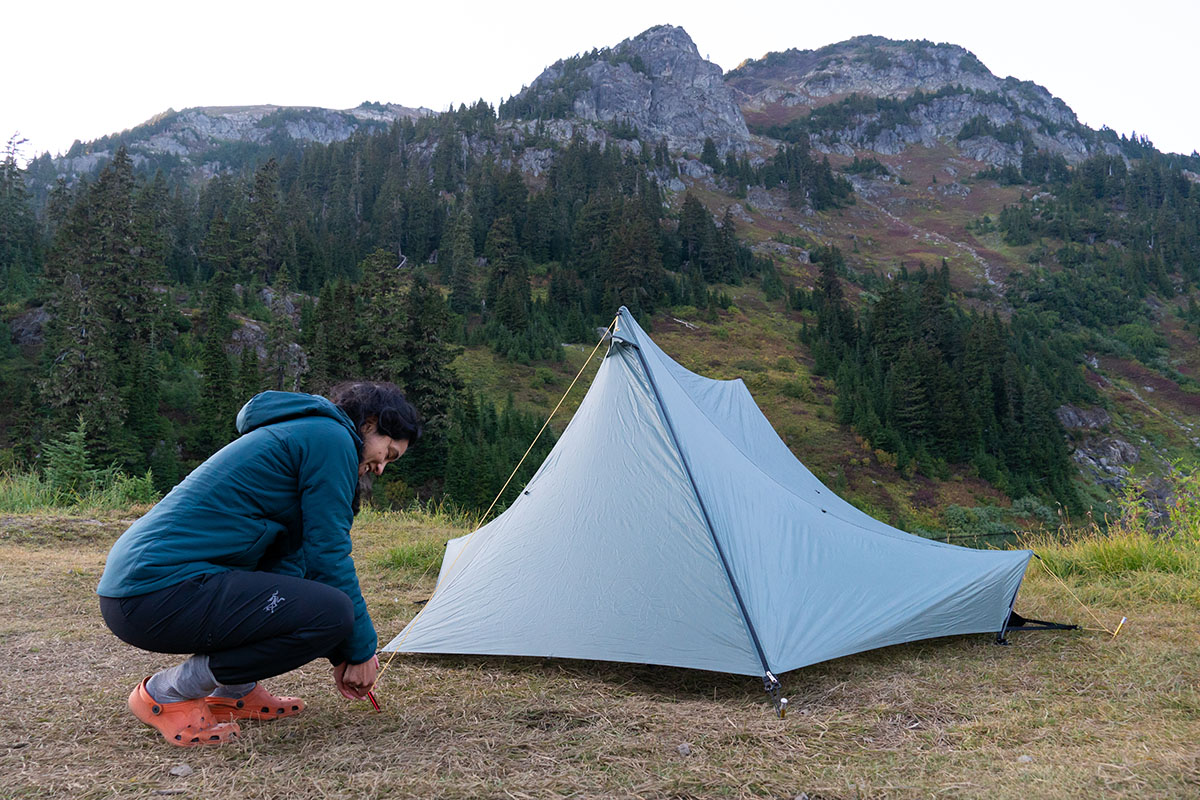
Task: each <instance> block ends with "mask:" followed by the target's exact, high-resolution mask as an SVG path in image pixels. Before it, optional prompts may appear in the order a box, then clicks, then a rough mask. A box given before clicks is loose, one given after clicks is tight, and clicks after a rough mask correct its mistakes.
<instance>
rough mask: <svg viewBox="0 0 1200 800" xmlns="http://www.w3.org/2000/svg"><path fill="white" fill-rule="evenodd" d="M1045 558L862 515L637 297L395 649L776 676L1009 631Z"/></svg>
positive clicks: (453, 554) (740, 389)
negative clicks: (593, 368) (688, 360)
mask: <svg viewBox="0 0 1200 800" xmlns="http://www.w3.org/2000/svg"><path fill="white" fill-rule="evenodd" d="M1031 555H1032V554H1031V553H1030V551H1028V550H1019V551H984V550H974V549H970V548H965V547H957V546H954V545H949V544H944V543H941V542H935V541H931V540H929V539H924V538H921V537H918V536H913V535H910V534H907V533H904V532H903V531H900V530H898V529H896V528H893V527H891V526H889V525H885V524H884V523H882V522H879V521H878V520H875V519H873V518H872V517H870V516H868V515H867V514H865V513H863V512H862V511H859V510H858V509H857V508H855V507H854V506H852V505H850V504H849V503H847V502H846V501H844V500H842V499H841V498H839V497H837V496H836V495H835V494H834V493H833V492H831V491H830V490H829V489H828V488H827V487H825V486H824V485H823V484H822V483H821V482H820V481H818V480H817V479H816V478H815V477H814V476H813V474H812V473H811V472H809V471H808V470H807V469H806V468H805V467H804V465H803V464H801V463H800V462H799V461H798V460H797V459H796V458H795V457H794V456H793V455H792V453H791V451H789V450H788V448H787V446H786V445H785V444H784V443H783V441H782V440H781V439H780V438H779V436H778V435H777V434H776V433H775V431H774V430H773V429H772V428H771V425H770V423H769V422H768V421H767V419H766V418H765V417H764V416H763V415H762V412H761V411H759V409H758V407H757V406H756V405H755V403H754V400H753V399H752V398H751V396H750V393H749V392H748V391H747V389H746V386H745V384H743V383H742V382H741V381H740V380H732V381H717V380H711V379H708V378H704V377H701V376H699V375H696V374H694V373H692V372H689V371H688V370H686V369H684V368H683V367H682V366H680V365H679V364H677V363H675V362H674V361H672V360H671V359H670V358H669V357H668V356H667V355H666V354H665V353H664V352H663V351H662V350H660V349H659V348H658V347H657V346H656V345H655V344H654V342H653V341H651V340H650V337H649V336H647V334H646V333H645V331H643V330H642V329H641V328H640V327H639V326H638V324H637V323H636V322H635V321H634V319H633V317H632V315H630V314H629V312H628V311H627V310H626V309H624V308H622V309H621V311H620V313H619V315H618V323H617V328H616V332H615V333H614V334H613V343H612V345H611V347H610V348H609V351H608V354H607V356H606V357H605V359H604V362H603V363H602V364H601V366H600V369H599V371H598V373H597V375H596V378H595V380H594V381H593V383H592V387H591V389H590V390H589V391H588V394H587V395H586V397H585V398H584V400H583V402H582V404H581V405H580V407H579V410H578V411H577V412H576V414H575V416H574V418H573V419H572V420H571V423H570V424H569V425H568V426H567V429H566V431H564V433H563V435H562V436H561V437H560V438H559V440H558V443H557V444H556V445H555V447H554V449H553V450H552V451H551V452H550V455H549V456H547V458H546V460H545V462H544V463H543V464H542V466H541V468H540V469H539V470H538V471H537V473H536V474H535V475H534V477H533V479H532V480H530V482H529V484H528V485H527V486H526V487H525V489H524V491H523V492H522V493H521V495H520V496H519V498H518V499H517V500H516V502H514V503H513V504H512V505H511V506H510V507H509V508H508V509H507V510H506V511H505V512H504V513H503V514H501V515H500V516H498V517H497V518H496V519H494V520H493V521H492V522H490V523H488V524H487V525H485V526H484V527H482V528H480V529H479V530H478V531H476V532H475V533H474V534H472V535H470V536H468V537H461V538H460V539H457V540H453V541H451V542H450V543H449V544H448V545H447V555H446V558H445V561H444V563H443V565H442V573H441V575H440V577H439V580H438V584H437V589H436V590H435V591H434V594H433V597H432V598H431V599H430V601H429V603H428V605H427V606H426V608H425V609H424V611H423V612H422V613H421V614H420V615H418V616H417V617H416V618H415V619H414V620H413V621H412V622H410V623H409V625H408V626H407V627H406V628H405V629H404V630H403V631H402V632H401V633H400V634H399V635H398V636H397V637H396V638H395V639H393V640H392V642H390V643H389V644H388V645H387V647H385V648H384V650H386V651H400V652H414V653H474V654H493V655H525V656H553V657H563V658H583V659H596V660H604V661H630V662H636V663H645V664H663V665H669V666H678V667H691V668H695V669H706V670H715V671H719V672H731V673H738V674H745V675H765V674H767V673H768V672H771V673H776V674H778V673H781V672H786V671H788V670H792V669H797V668H799V667H803V666H806V665H808V664H814V663H817V662H819V661H825V660H827V659H831V658H837V657H838V656H843V655H847V654H849V653H856V652H859V651H862V650H868V649H871V648H875V647H884V646H886V645H891V644H897V643H900V642H907V641H913V640H916V639H924V638H928V637H933V636H947V635H951V634H963V633H982V632H999V631H1001V629H1002V628H1003V627H1004V625H1005V623H1006V621H1007V619H1008V615H1009V613H1010V611H1011V609H1012V604H1013V601H1014V600H1015V598H1016V592H1017V589H1018V587H1019V586H1020V583H1021V579H1022V577H1023V576H1024V573H1025V567H1026V565H1027V564H1028V562H1029V559H1030V557H1031Z"/></svg>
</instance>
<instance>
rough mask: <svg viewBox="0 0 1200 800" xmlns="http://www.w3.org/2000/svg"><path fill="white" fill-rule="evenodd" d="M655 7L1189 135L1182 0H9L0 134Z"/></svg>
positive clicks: (576, 41) (331, 90)
mask: <svg viewBox="0 0 1200 800" xmlns="http://www.w3.org/2000/svg"><path fill="white" fill-rule="evenodd" d="M662 23H670V24H672V25H681V26H683V27H684V28H685V29H687V31H688V33H689V34H691V37H692V39H693V40H694V41H695V42H696V46H697V47H698V48H699V50H700V53H701V55H704V56H706V57H708V58H710V59H711V60H712V61H715V62H716V63H717V64H720V65H721V67H723V68H725V69H731V68H733V67H735V66H737V64H738V63H739V62H741V61H742V60H744V59H746V58H757V57H760V56H762V55H763V54H765V53H767V52H770V51H772V50H785V49H787V48H789V47H797V48H801V49H813V48H817V47H821V46H822V45H826V44H831V43H833V42H837V41H841V40H843V39H846V38H849V37H851V36H855V35H859V34H868V33H869V34H877V35H880V36H887V37H889V38H894V39H930V40H932V41H946V42H953V43H955V44H959V45H962V46H963V47H965V48H967V49H968V50H971V51H972V52H974V53H975V54H976V55H977V56H978V57H979V58H980V59H981V60H982V61H983V63H984V64H986V65H987V66H988V68H990V69H991V70H992V72H994V73H996V74H997V75H999V76H1001V77H1004V76H1006V75H1014V76H1016V77H1018V78H1021V79H1023V80H1033V81H1036V82H1037V83H1040V84H1042V85H1043V86H1045V87H1046V88H1047V89H1049V90H1050V92H1051V93H1052V94H1055V95H1057V96H1059V97H1061V98H1062V99H1063V100H1065V101H1066V103H1067V105H1069V106H1071V108H1073V109H1074V110H1075V112H1076V113H1077V114H1078V115H1079V118H1080V120H1081V121H1083V122H1085V123H1086V124H1089V125H1091V126H1092V127H1096V128H1098V127H1100V126H1101V125H1108V126H1109V127H1111V128H1113V129H1115V130H1116V131H1118V132H1120V133H1125V134H1128V133H1130V132H1131V131H1134V130H1136V131H1137V132H1138V133H1139V134H1144V135H1148V136H1149V137H1150V138H1151V140H1152V141H1153V142H1154V143H1155V145H1157V146H1158V147H1159V148H1160V149H1162V150H1167V151H1173V152H1183V153H1191V152H1192V151H1193V150H1200V104H1197V103H1196V102H1195V83H1196V78H1197V77H1200V76H1198V75H1197V72H1198V70H1197V66H1196V64H1197V63H1198V62H1197V61H1196V36H1197V31H1200V3H1196V2H1195V0H1177V2H1167V1H1166V0H1142V1H1141V2H1130V0H1122V2H1110V1H1109V0H1092V1H1091V2H1077V1H1076V0H1040V2H1028V0H1010V1H1009V2H1004V0H997V1H996V2H991V3H987V4H986V5H985V4H977V3H971V2H967V1H964V0H954V2H940V1H935V0H927V1H923V0H908V2H905V1H904V0H886V1H884V2H879V1H877V0H857V1H856V2H852V3H835V2H829V1H828V0H825V2H821V3H816V2H811V1H810V2H803V0H784V1H780V2H776V0H763V1H762V2H751V3H744V2H736V1H733V0H726V2H720V3H714V2H698V1H697V0H690V2H651V1H650V0H643V1H642V2H636V1H634V0H601V2H589V3H577V4H576V3H567V2H562V0H559V2H547V1H545V0H532V1H531V2H524V3H520V2H507V3H506V2H481V3H476V2H445V0H442V1H441V2H439V1H438V0H423V1H422V2H414V0H392V1H391V2H373V1H369V0H341V2H337V1H336V0H326V1H325V2H321V3H314V2H310V0H292V1H291V2H266V1H265V0H240V2H230V0H206V2H204V3H176V2H169V0H168V1H166V2H164V0H154V2H135V1H134V0H113V1H112V2H108V3H96V2H94V0H87V2H78V0H69V1H68V2H57V3H54V2H46V3H39V2H35V0H21V2H20V3H19V4H17V3H13V4H6V8H5V9H4V11H3V12H0V30H3V31H4V36H3V42H4V44H3V46H2V47H0V76H3V77H2V79H0V80H2V83H0V86H2V87H3V88H2V89H0V144H2V143H3V142H5V141H7V140H8V137H9V136H10V135H12V134H13V133H14V132H17V131H19V132H20V133H21V134H22V136H24V137H25V138H27V139H28V140H29V142H28V144H26V145H25V146H24V148H23V150H22V152H23V155H24V156H25V157H26V158H29V157H32V156H35V155H37V154H39V153H41V152H44V151H47V150H49V151H50V152H51V153H59V152H63V151H65V150H66V149H67V148H69V147H70V145H71V143H72V141H74V140H75V139H80V140H83V141H88V140H91V139H96V138H98V137H100V136H103V135H105V134H108V133H114V132H118V131H121V130H123V129H126V128H130V127H133V126H135V125H137V124H139V123H141V122H144V121H145V120H147V119H149V118H150V117H152V116H153V115H155V114H157V113H159V112H161V111H165V110H166V109H167V108H175V109H177V110H178V109H183V108H188V107H192V106H206V105H250V104H257V103H271V104H275V105H312V106H325V107H329V108H349V107H353V106H356V105H358V104H359V103H360V102H362V101H364V100H376V101H381V102H394V103H400V104H403V105H407V106H427V107H429V108H433V109H435V110H443V109H445V108H446V107H447V106H448V105H449V104H451V103H453V104H458V103H460V102H468V103H469V102H472V101H473V100H476V99H478V98H480V97H482V98H484V99H485V100H488V101H489V102H491V103H493V104H496V103H498V102H499V101H500V100H501V99H503V98H506V97H508V96H509V95H511V94H515V93H516V92H517V91H519V90H520V89H521V86H522V85H523V84H527V83H529V82H531V81H532V80H533V79H534V78H535V77H537V75H538V74H539V73H540V72H541V70H542V69H543V68H545V67H546V66H548V65H549V64H551V63H553V62H554V61H555V60H557V59H559V58H563V57H566V56H570V55H574V54H575V53H578V52H581V51H583V50H590V49H592V48H593V47H604V46H611V45H614V44H616V43H617V42H619V41H621V40H622V39H625V38H627V37H630V36H634V35H636V34H638V33H640V32H641V31H643V30H645V29H646V28H648V27H650V26H652V25H656V24H662Z"/></svg>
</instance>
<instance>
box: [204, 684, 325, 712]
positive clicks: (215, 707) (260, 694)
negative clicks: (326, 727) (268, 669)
mask: <svg viewBox="0 0 1200 800" xmlns="http://www.w3.org/2000/svg"><path fill="white" fill-rule="evenodd" d="M204 702H206V703H208V707H209V708H211V709H212V712H213V715H214V716H215V717H216V718H217V719H221V720H234V719H283V718H284V717H294V716H295V715H297V714H299V713H300V712H301V711H303V710H304V701H303V700H301V699H300V698H299V697H276V696H275V695H273V694H271V693H270V692H268V691H267V690H266V689H264V688H263V685H262V684H261V683H259V684H255V686H254V688H253V689H251V690H250V691H249V692H248V693H247V694H244V695H242V696H241V697H239V698H237V699H233V698H229V697H206V698H204Z"/></svg>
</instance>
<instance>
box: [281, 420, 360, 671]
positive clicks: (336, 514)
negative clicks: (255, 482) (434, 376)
mask: <svg viewBox="0 0 1200 800" xmlns="http://www.w3.org/2000/svg"><path fill="white" fill-rule="evenodd" d="M306 434H307V435H306V436H304V437H303V438H302V439H301V441H299V442H298V445H299V447H298V449H299V453H298V454H297V455H298V456H299V470H298V475H297V478H298V488H299V490H300V514H301V520H302V525H303V535H304V544H303V548H302V552H303V557H304V558H303V563H304V566H305V577H306V578H309V579H310V580H314V581H319V582H320V583H324V584H326V585H327V586H332V587H334V588H336V589H341V590H342V591H343V592H345V593H346V596H347V597H349V598H350V600H351V602H352V603H353V604H354V630H353V631H352V632H351V634H350V636H349V638H347V639H346V640H345V641H343V642H342V643H341V644H340V645H339V646H338V647H337V649H336V651H335V653H334V654H332V655H331V656H330V658H331V660H333V659H336V658H338V657H339V656H343V657H345V659H346V660H347V661H349V662H350V663H352V664H361V663H362V662H364V661H367V660H369V659H370V658H371V657H372V656H374V655H375V647H376V645H377V644H378V639H377V638H376V636H375V626H374V625H373V624H372V623H371V616H370V614H368V613H367V604H366V603H365V602H364V601H363V596H362V591H361V590H360V589H359V586H358V575H357V573H356V572H355V570H354V559H352V558H351V557H350V549H351V545H350V526H351V525H352V524H353V523H354V511H353V510H352V504H353V501H354V489H355V486H356V485H357V482H358V453H357V451H356V449H355V447H354V442H353V440H351V438H350V435H349V433H348V432H347V431H346V430H345V429H343V428H342V427H341V426H340V425H338V424H337V423H334V422H330V423H328V424H326V423H325V422H324V421H320V422H316V423H314V424H313V425H312V426H311V428H309V430H308V431H306Z"/></svg>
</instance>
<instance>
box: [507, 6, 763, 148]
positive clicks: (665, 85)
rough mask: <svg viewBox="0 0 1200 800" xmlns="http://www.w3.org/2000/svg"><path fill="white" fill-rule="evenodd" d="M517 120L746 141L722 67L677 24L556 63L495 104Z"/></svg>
mask: <svg viewBox="0 0 1200 800" xmlns="http://www.w3.org/2000/svg"><path fill="white" fill-rule="evenodd" d="M501 115H502V116H506V117H509V118H516V119H546V118H577V119H581V120H584V121H587V122H592V123H598V124H600V125H602V126H607V127H611V128H613V129H617V130H620V131H621V132H622V133H624V134H625V135H632V133H633V131H635V130H636V133H637V136H639V137H640V138H642V139H644V140H648V141H651V142H654V141H658V140H659V139H661V138H666V140H667V144H668V145H669V146H670V147H671V148H673V149H681V150H689V151H693V152H698V151H699V150H700V149H701V147H702V146H703V144H704V140H705V138H708V137H711V138H712V140H713V142H714V143H715V144H716V146H717V149H718V151H720V152H721V153H725V152H727V151H729V150H740V149H742V148H744V147H745V146H746V144H747V143H748V142H749V140H750V132H749V130H747V128H746V120H745V118H743V117H742V113H741V111H740V110H739V109H738V105H737V102H736V101H735V99H734V95H733V93H732V92H731V91H730V89H729V87H728V86H726V85H725V81H724V77H723V73H722V71H721V68H720V67H719V66H717V65H716V64H713V63H712V62H710V61H706V60H704V59H703V58H701V57H700V52H699V51H698V50H697V49H696V45H695V43H694V42H693V41H692V39H691V37H690V36H688V34H687V31H685V30H684V29H683V28H679V27H675V26H672V25H658V26H656V27H653V28H650V29H649V30H646V31H644V32H642V33H641V34H639V35H637V36H634V37H632V38H630V39H626V40H625V41H623V42H621V43H620V44H618V45H616V46H615V47H612V48H604V49H601V50H593V51H591V52H590V53H584V54H581V55H578V56H574V57H572V58H569V59H565V60H562V61H558V62H556V63H555V64H554V65H552V66H551V67H549V68H548V69H546V70H545V71H544V72H543V73H542V74H541V75H540V76H538V78H537V79H536V80H535V81H534V82H533V83H532V84H531V85H530V86H529V87H528V88H526V89H524V90H523V91H522V92H521V93H520V94H518V95H516V96H514V97H512V98H510V99H509V100H508V101H507V102H506V103H504V104H503V105H502V106H501Z"/></svg>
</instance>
